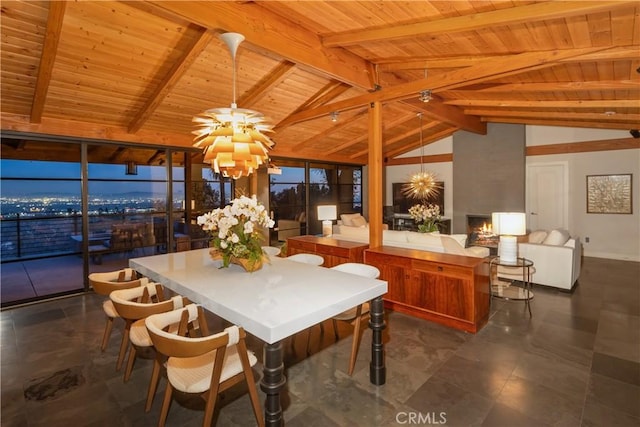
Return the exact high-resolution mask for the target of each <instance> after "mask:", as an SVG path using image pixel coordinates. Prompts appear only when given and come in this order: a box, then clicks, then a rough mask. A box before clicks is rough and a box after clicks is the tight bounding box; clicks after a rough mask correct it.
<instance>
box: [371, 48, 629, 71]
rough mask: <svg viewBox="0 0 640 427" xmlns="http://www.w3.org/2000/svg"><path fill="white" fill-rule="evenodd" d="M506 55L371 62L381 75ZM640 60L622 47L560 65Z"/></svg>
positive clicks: (456, 65)
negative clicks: (375, 65)
mask: <svg viewBox="0 0 640 427" xmlns="http://www.w3.org/2000/svg"><path fill="white" fill-rule="evenodd" d="M503 57H504V55H473V56H454V57H443V58H434V57H429V58H426V57H425V58H416V57H411V58H408V57H397V56H396V57H388V58H374V59H372V60H371V62H373V63H375V64H377V70H378V72H381V73H390V72H393V71H406V70H435V69H449V68H464V67H472V66H474V65H477V64H480V63H482V62H486V61H495V60H496V59H500V58H503ZM637 58H638V47H637V46H620V47H615V48H612V49H609V50H607V51H604V52H594V53H591V54H587V55H583V56H581V57H579V58H567V59H563V60H561V61H558V62H560V63H572V62H587V61H595V62H597V61H614V60H636V59H637Z"/></svg>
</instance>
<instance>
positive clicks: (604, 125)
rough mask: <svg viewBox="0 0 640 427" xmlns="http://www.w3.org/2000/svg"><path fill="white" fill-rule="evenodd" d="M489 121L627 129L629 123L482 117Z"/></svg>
mask: <svg viewBox="0 0 640 427" xmlns="http://www.w3.org/2000/svg"><path fill="white" fill-rule="evenodd" d="M483 120H486V121H487V122H491V123H515V124H524V125H540V126H560V127H576V128H595V129H619V130H628V129H629V125H628V124H624V123H605V122H603V123H595V122H587V121H579V120H563V119H562V116H558V117H549V118H548V119H546V120H545V119H531V118H528V117H522V118H518V119H514V118H507V117H486V118H483Z"/></svg>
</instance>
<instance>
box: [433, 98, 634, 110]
mask: <svg viewBox="0 0 640 427" xmlns="http://www.w3.org/2000/svg"><path fill="white" fill-rule="evenodd" d="M445 104H449V105H464V106H472V107H475V106H479V105H482V106H485V107H503V108H606V109H615V108H638V106H639V105H640V99H612V100H598V101H517V100H515V99H501V100H495V99H454V100H451V101H446V102H445Z"/></svg>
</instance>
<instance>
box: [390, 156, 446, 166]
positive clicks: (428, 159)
mask: <svg viewBox="0 0 640 427" xmlns="http://www.w3.org/2000/svg"><path fill="white" fill-rule="evenodd" d="M452 161H453V153H446V154H430V155H428V156H422V157H399V158H395V159H389V158H387V159H386V160H385V162H384V165H385V166H400V165H419V164H421V163H445V162H452Z"/></svg>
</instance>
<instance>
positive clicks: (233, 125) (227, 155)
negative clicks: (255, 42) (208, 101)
mask: <svg viewBox="0 0 640 427" xmlns="http://www.w3.org/2000/svg"><path fill="white" fill-rule="evenodd" d="M220 38H221V39H222V41H224V43H225V44H226V45H227V47H228V48H229V51H230V52H231V59H232V60H233V102H232V103H231V108H212V109H209V110H206V111H204V112H203V113H200V114H198V115H197V116H195V117H194V118H193V122H194V123H196V124H197V127H198V129H197V130H195V131H193V132H192V133H193V134H194V135H196V136H195V138H194V144H193V146H194V147H198V148H202V149H203V150H204V162H205V163H209V164H211V167H212V168H213V170H214V171H215V172H216V173H218V174H220V175H222V176H224V177H230V178H233V179H238V178H240V177H242V176H247V175H250V174H251V173H253V172H254V171H255V170H256V169H258V167H259V166H260V165H262V164H269V154H268V152H267V151H268V150H270V149H271V148H273V146H274V145H275V144H274V142H273V141H272V140H271V139H270V138H269V137H268V136H266V135H264V134H263V132H272V131H273V125H271V124H268V123H266V119H265V118H264V116H263V115H262V114H261V113H259V112H257V111H253V110H248V109H244V108H238V106H237V104H236V52H237V50H238V46H239V45H240V43H242V42H243V41H244V36H243V35H242V34H238V33H225V34H221V35H220Z"/></svg>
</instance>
